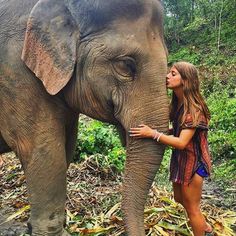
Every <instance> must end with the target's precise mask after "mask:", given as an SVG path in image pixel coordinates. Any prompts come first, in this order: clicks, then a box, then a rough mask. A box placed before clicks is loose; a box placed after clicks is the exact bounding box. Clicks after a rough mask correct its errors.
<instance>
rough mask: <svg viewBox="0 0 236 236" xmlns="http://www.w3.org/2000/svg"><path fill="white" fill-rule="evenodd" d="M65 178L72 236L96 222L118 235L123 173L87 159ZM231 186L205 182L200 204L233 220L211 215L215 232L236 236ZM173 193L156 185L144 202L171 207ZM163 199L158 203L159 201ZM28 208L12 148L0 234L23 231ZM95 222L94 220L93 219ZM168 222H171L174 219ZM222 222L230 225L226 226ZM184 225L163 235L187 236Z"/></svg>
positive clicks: (0, 189)
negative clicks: (216, 228) (223, 189)
mask: <svg viewBox="0 0 236 236" xmlns="http://www.w3.org/2000/svg"><path fill="white" fill-rule="evenodd" d="M67 179H68V185H67V186H68V194H67V202H66V214H67V221H68V222H69V223H68V225H67V229H68V230H70V232H74V233H75V234H73V235H93V234H89V232H90V231H88V230H87V228H90V227H91V225H92V227H93V229H94V227H95V225H96V224H98V223H100V226H102V227H104V234H103V235H122V232H123V231H124V229H123V226H122V224H123V223H122V219H121V218H120V207H119V202H120V200H121V195H120V190H121V187H122V184H121V183H122V176H120V175H117V174H116V173H114V172H113V171H112V170H111V169H103V168H102V167H100V166H99V165H98V163H96V162H94V161H92V160H87V161H86V162H84V163H81V164H71V166H70V168H69V170H68V177H67ZM235 189H236V188H235V186H232V189H231V190H230V191H228V193H225V192H224V194H222V190H221V189H220V188H219V186H215V184H214V183H212V182H208V183H206V184H205V187H204V191H203V209H204V210H205V212H206V213H207V214H211V215H214V217H216V218H217V217H221V218H222V216H223V218H224V217H225V218H227V217H228V218H229V219H230V220H231V221H227V222H228V223H227V222H226V221H224V220H222V221H219V222H218V221H217V220H215V218H214V217H212V218H211V220H212V221H211V222H212V224H215V225H217V227H218V228H219V231H218V232H222V234H220V233H218V234H216V235H219V236H221V235H222V236H228V235H229V236H231V235H236V231H235V227H236V225H235V224H236V222H235V220H234V221H233V220H232V219H231V218H232V217H236V213H235V212H236V201H235V200H236V199H235V195H236V192H235V191H236V190H235ZM78 190H79V191H78ZM165 196H166V197H165ZM159 197H161V198H159ZM171 198H172V194H171V193H170V192H169V191H167V190H165V189H164V190H159V189H158V188H157V187H156V186H155V185H154V186H153V188H152V190H151V192H150V195H149V202H148V204H147V205H148V206H149V207H154V206H155V208H157V207H159V208H160V204H162V205H161V207H162V208H163V207H164V208H165V207H166V209H167V208H168V211H169V209H170V208H169V207H170V206H172V207H173V208H174V207H176V209H177V208H178V207H177V206H176V205H174V204H175V203H173V202H171V201H172V200H169V199H171ZM163 199H164V200H163ZM161 201H162V203H160V202H161ZM163 201H165V204H164V205H163ZM170 202H171V203H170ZM168 204H169V205H168ZM167 205H168V206H167ZM176 209H173V212H177V210H178V211H180V212H181V211H182V210H179V208H178V209H177V210H176ZM29 211H30V209H29V202H28V199H27V190H26V184H25V177H24V175H23V171H22V168H21V165H20V163H19V160H18V159H17V158H16V157H15V156H14V154H13V153H9V154H5V155H3V166H2V167H1V169H0V236H23V235H27V234H26V233H27V220H28V218H29ZM112 211H113V212H112ZM108 213H109V214H110V215H112V213H116V214H113V216H112V217H113V218H112V217H111V216H110V218H112V220H111V219H109V222H108V220H104V219H103V218H104V217H106V216H107V215H108ZM173 214H177V213H172V215H173ZM178 214H179V213H178ZM181 214H182V213H180V215H178V217H180V218H181V217H182V216H181ZM114 215H115V216H114ZM81 216H83V217H81ZM102 216H103V217H102ZM148 217H149V218H150V217H151V216H150V215H149V216H148ZM155 217H156V216H155ZM163 217H164V218H165V217H167V216H166V213H165V215H162V219H163ZM168 217H169V215H168ZM228 218H227V219H228ZM72 219H73V220H72ZM75 219H76V220H75ZM162 219H161V220H162ZM155 220H156V221H157V220H158V221H160V219H157V217H156V218H153V219H152V221H155ZM95 221H96V223H94V222H95ZM145 222H146V224H149V225H153V222H152V223H150V219H149V221H145ZM167 222H171V220H170V219H167ZM229 222H230V223H229ZM171 223H172V224H174V223H176V222H171ZM177 223H178V222H177ZM179 223H181V222H179ZM226 223H227V224H226ZM104 225H105V226H104ZM108 226H109V227H110V228H112V227H113V229H114V230H113V231H112V232H113V233H111V231H109V230H108V231H106V229H107V228H109V227H108ZM229 226H230V227H229ZM82 227H85V228H86V230H85V229H81V228H82ZM165 227H166V226H163V225H162V226H161V228H160V227H159V228H158V230H159V231H160V230H163V229H164V228H165ZM225 227H229V229H226V228H225ZM115 228H117V229H115ZM150 230H151V227H150ZM184 230H185V231H183V232H182V234H181V230H180V231H179V232H178V233H177V234H176V233H174V230H173V229H172V230H171V227H169V228H168V227H167V231H166V232H165V233H166V234H164V233H163V235H190V234H187V233H186V232H189V231H187V229H184ZM227 230H228V231H227ZM76 232H77V233H76ZM78 232H80V233H81V232H83V234H78ZM91 232H92V231H91ZM94 232H95V231H94ZM106 232H107V233H106ZM150 232H151V231H150ZM175 232H176V231H175ZM185 233H186V234H185ZM150 235H162V234H155V233H154V230H153V233H150Z"/></svg>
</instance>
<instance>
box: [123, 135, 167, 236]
mask: <svg viewBox="0 0 236 236" xmlns="http://www.w3.org/2000/svg"><path fill="white" fill-rule="evenodd" d="M134 146H135V147H134ZM163 151H164V147H163V145H160V144H158V143H157V142H156V141H154V140H151V139H142V140H141V139H140V140H136V141H135V142H133V145H132V144H131V145H130V144H128V147H127V162H126V167H125V177H124V190H123V212H124V215H125V222H126V225H127V227H129V228H127V229H126V230H127V232H128V235H130V236H144V235H145V232H144V219H143V212H144V206H145V203H146V198H147V195H148V191H149V189H150V187H151V184H152V182H153V180H154V177H155V174H156V172H157V170H158V168H159V166H160V163H161V160H162V155H163Z"/></svg>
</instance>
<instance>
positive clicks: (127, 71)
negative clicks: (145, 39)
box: [112, 57, 137, 80]
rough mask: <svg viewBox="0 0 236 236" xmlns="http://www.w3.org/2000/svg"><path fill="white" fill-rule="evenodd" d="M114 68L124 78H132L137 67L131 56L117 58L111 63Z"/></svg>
mask: <svg viewBox="0 0 236 236" xmlns="http://www.w3.org/2000/svg"><path fill="white" fill-rule="evenodd" d="M112 65H113V68H114V70H115V71H116V72H117V73H118V74H119V75H121V76H122V77H124V80H133V79H134V77H135V76H136V73H137V69H136V63H135V60H134V59H133V58H131V57H122V58H117V59H115V60H114V61H113V63H112Z"/></svg>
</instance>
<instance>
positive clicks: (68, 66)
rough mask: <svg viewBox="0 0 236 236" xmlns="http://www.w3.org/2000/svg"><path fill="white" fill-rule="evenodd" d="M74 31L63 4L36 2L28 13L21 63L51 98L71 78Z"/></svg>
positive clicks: (73, 64)
mask: <svg viewBox="0 0 236 236" xmlns="http://www.w3.org/2000/svg"><path fill="white" fill-rule="evenodd" d="M76 32H79V31H78V30H77V29H76V25H75V23H74V21H73V18H72V16H71V14H70V12H69V10H68V9H67V8H66V7H65V5H64V3H63V1H60V0H40V1H39V2H38V3H37V4H36V5H35V6H34V8H33V9H32V11H31V13H30V16H29V19H28V22H27V29H26V34H25V41H24V47H23V52H22V60H23V61H24V62H25V63H26V65H27V66H28V67H29V69H30V70H31V71H32V72H34V73H35V75H36V76H37V77H38V78H39V79H40V80H41V81H42V82H43V84H44V86H45V88H46V90H47V91H48V93H50V94H52V95H54V94H56V93H58V92H59V91H60V90H61V89H62V88H63V87H64V86H65V85H66V84H67V82H68V81H69V79H70V78H71V76H72V73H73V70H74V66H75V61H76V37H77V35H76Z"/></svg>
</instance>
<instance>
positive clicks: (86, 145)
mask: <svg viewBox="0 0 236 236" xmlns="http://www.w3.org/2000/svg"><path fill="white" fill-rule="evenodd" d="M95 154H101V155H95ZM91 155H95V157H96V158H98V162H99V163H100V164H101V165H103V166H108V165H109V166H110V167H114V168H115V169H116V170H118V171H122V170H123V167H124V160H125V150H124V148H123V147H122V145H121V142H120V139H119V136H118V133H117V131H116V129H115V127H114V126H112V125H108V124H105V123H102V122H100V121H97V120H92V119H81V120H80V122H79V132H78V138H77V143H76V152H75V159H77V160H78V157H79V161H83V160H84V159H85V158H86V157H87V156H91Z"/></svg>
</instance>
